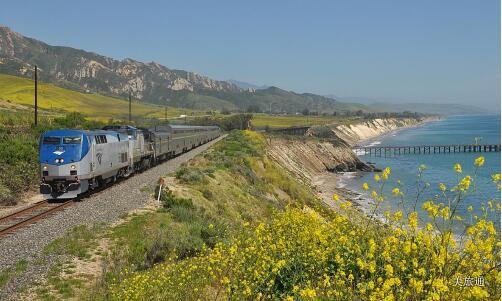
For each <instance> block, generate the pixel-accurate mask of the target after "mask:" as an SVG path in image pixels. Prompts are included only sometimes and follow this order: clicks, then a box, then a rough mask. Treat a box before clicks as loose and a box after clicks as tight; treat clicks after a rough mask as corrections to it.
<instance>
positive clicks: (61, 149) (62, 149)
mask: <svg viewBox="0 0 502 301" xmlns="http://www.w3.org/2000/svg"><path fill="white" fill-rule="evenodd" d="M64 152H65V150H64V148H63V147H62V146H58V147H56V150H55V151H54V152H53V154H56V155H57V156H61V155H62V154H63V153H64Z"/></svg>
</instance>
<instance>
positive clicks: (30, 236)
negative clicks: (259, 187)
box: [0, 136, 224, 300]
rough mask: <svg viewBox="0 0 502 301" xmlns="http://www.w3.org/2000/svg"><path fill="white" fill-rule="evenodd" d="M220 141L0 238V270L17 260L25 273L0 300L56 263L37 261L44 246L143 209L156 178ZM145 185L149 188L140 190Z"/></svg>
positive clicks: (7, 287) (50, 257)
mask: <svg viewBox="0 0 502 301" xmlns="http://www.w3.org/2000/svg"><path fill="white" fill-rule="evenodd" d="M223 138H224V136H221V137H219V138H217V139H215V140H213V141H210V142H209V143H206V144H204V145H202V146H200V147H197V148H195V149H193V150H191V151H189V152H187V153H185V154H182V155H180V156H178V157H176V158H173V159H171V160H169V161H166V162H164V163H162V164H160V165H157V166H155V167H153V168H151V169H149V170H146V171H144V172H142V173H140V174H136V175H134V176H133V177H131V178H129V179H126V180H123V181H121V182H119V183H116V184H115V185H112V186H111V187H108V188H107V189H105V190H103V191H101V192H97V193H95V194H93V195H91V196H88V197H85V198H83V199H82V200H81V201H80V202H75V203H74V204H72V205H71V206H69V207H67V208H66V209H64V210H62V211H59V212H56V213H54V214H53V215H51V216H49V217H47V218H45V219H42V220H40V221H38V222H37V223H36V224H33V225H30V226H27V227H24V228H21V229H18V230H17V231H15V232H14V233H12V234H10V235H7V236H3V237H0V271H5V270H6V269H9V268H11V269H14V266H15V264H16V263H17V262H19V261H20V260H26V261H27V262H28V268H27V269H26V271H25V272H23V273H21V274H19V275H17V276H14V277H13V278H12V279H11V280H10V281H9V282H8V283H7V284H6V285H5V286H4V287H3V288H2V289H1V292H0V300H4V299H6V300H8V299H12V300H13V299H14V298H15V297H14V294H15V292H16V291H18V290H19V289H21V288H23V287H27V286H29V284H30V283H32V282H33V281H36V280H39V279H42V278H43V277H44V276H45V274H46V273H47V271H48V270H49V268H50V266H51V265H52V264H54V262H56V261H57V260H58V258H57V257H58V256H57V255H48V256H43V257H44V258H43V260H40V259H41V257H42V256H41V255H42V254H41V253H42V251H43V249H44V247H45V246H46V245H47V244H49V243H50V242H51V241H53V240H55V239H57V238H60V237H62V236H63V235H64V234H65V233H66V232H67V231H68V230H70V229H72V228H73V227H75V226H78V225H87V226H93V225H95V224H100V223H104V224H110V223H113V222H115V221H117V220H119V219H120V218H121V217H123V216H124V215H125V214H127V213H128V212H131V211H133V210H136V209H140V208H143V207H145V206H147V205H148V204H149V203H151V202H152V201H153V199H152V195H151V193H152V191H153V187H154V186H155V185H156V183H157V180H158V179H159V177H161V176H163V175H166V174H168V173H171V172H174V171H176V170H177V169H178V168H179V167H180V165H181V164H182V163H184V162H186V161H188V160H190V159H191V158H193V157H195V156H196V155H198V154H200V153H201V152H203V151H205V150H206V149H208V148H209V147H210V146H212V145H213V144H214V143H216V142H217V141H219V140H221V139H223ZM145 186H147V187H149V188H150V189H142V187H145ZM41 261H42V263H41Z"/></svg>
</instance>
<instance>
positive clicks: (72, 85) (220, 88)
mask: <svg viewBox="0 0 502 301" xmlns="http://www.w3.org/2000/svg"><path fill="white" fill-rule="evenodd" d="M35 65H37V66H38V67H39V76H40V79H41V80H43V81H45V82H49V83H53V84H55V85H57V86H60V87H64V88H69V89H72V90H76V91H80V92H92V93H99V94H103V95H107V96H111V97H120V98H126V97H127V96H128V94H129V92H130V93H132V95H133V97H134V98H136V99H138V100H140V101H142V102H147V103H153V104H160V105H163V106H164V105H168V106H176V107H183V108H190V109H216V110H222V109H228V110H241V111H246V110H252V111H269V110H270V109H271V108H272V111H273V112H288V113H295V112H298V111H302V110H304V109H308V110H310V111H317V110H323V111H324V112H327V113H331V112H334V111H335V110H336V101H335V100H334V99H332V98H328V97H323V96H319V95H314V94H307V93H304V94H298V93H295V92H291V91H285V90H282V89H280V88H277V87H269V88H267V89H262V90H248V89H242V88H240V87H238V86H237V85H235V84H233V83H231V82H227V81H218V80H213V79H211V78H208V77H206V76H202V75H199V74H197V73H194V72H188V71H184V70H175V69H169V68H168V67H165V66H163V65H160V64H158V63H155V62H150V63H143V62H139V61H136V60H133V59H129V58H127V59H124V60H117V59H114V58H110V57H106V56H103V55H99V54H96V53H93V52H88V51H84V50H80V49H75V48H71V47H61V46H51V45H48V44H46V43H44V42H41V41H38V40H36V39H32V38H28V37H25V36H23V35H21V34H19V33H17V32H14V31H12V30H11V29H10V28H8V27H0V73H5V74H10V75H17V76H23V77H32V76H33V72H34V66H35Z"/></svg>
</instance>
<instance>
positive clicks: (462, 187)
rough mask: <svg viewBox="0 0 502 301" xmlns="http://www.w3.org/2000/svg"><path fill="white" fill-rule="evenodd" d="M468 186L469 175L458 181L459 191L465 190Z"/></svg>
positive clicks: (469, 182)
mask: <svg viewBox="0 0 502 301" xmlns="http://www.w3.org/2000/svg"><path fill="white" fill-rule="evenodd" d="M469 186H471V176H465V177H464V178H463V179H462V180H461V181H460V183H458V188H460V190H461V191H466V190H467V189H469Z"/></svg>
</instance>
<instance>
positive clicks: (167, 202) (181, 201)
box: [157, 188, 194, 209]
mask: <svg viewBox="0 0 502 301" xmlns="http://www.w3.org/2000/svg"><path fill="white" fill-rule="evenodd" d="M157 191H158V188H157ZM160 201H161V202H162V205H163V206H164V208H174V207H184V208H189V209H191V208H194V205H193V202H192V200H191V199H185V198H179V197H176V196H175V195H174V193H173V192H172V191H171V190H169V189H163V190H162V191H161V193H160Z"/></svg>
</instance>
